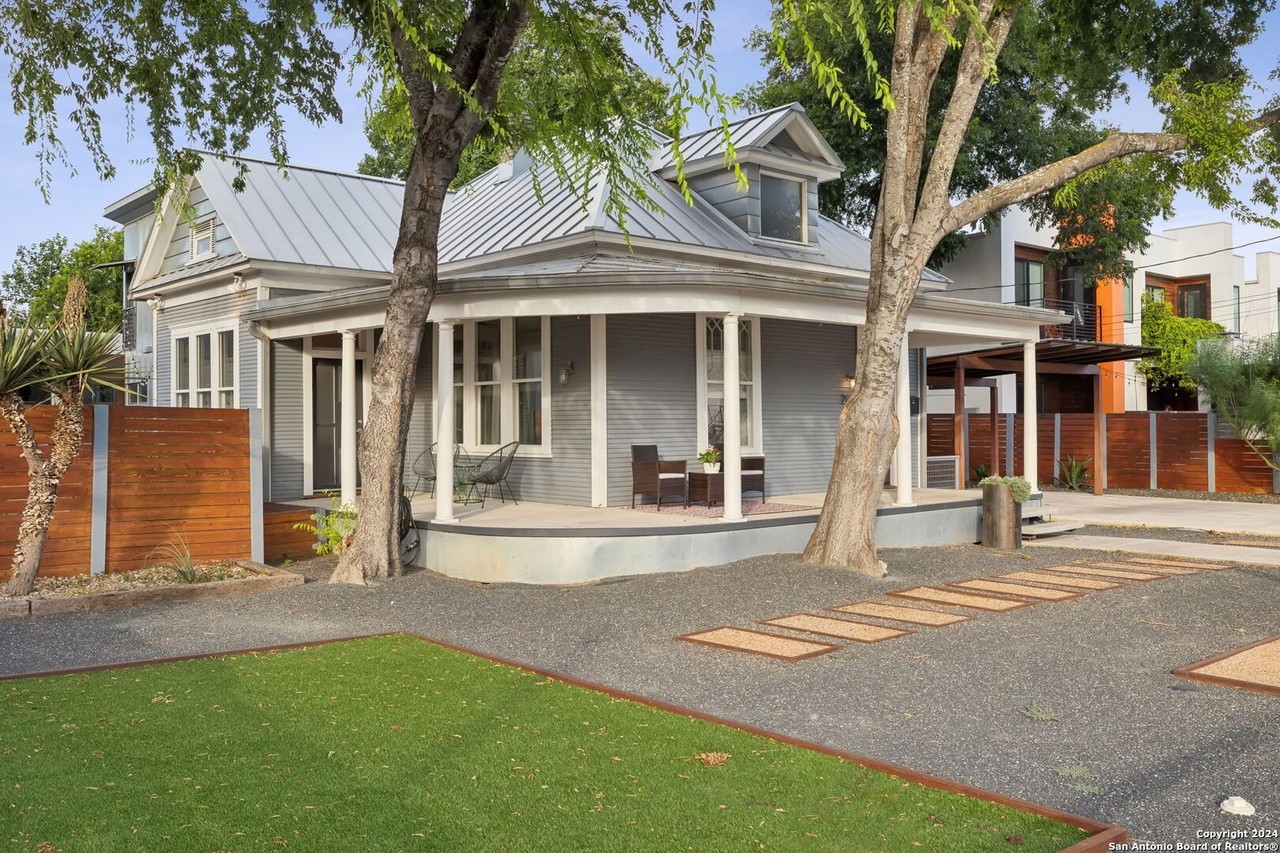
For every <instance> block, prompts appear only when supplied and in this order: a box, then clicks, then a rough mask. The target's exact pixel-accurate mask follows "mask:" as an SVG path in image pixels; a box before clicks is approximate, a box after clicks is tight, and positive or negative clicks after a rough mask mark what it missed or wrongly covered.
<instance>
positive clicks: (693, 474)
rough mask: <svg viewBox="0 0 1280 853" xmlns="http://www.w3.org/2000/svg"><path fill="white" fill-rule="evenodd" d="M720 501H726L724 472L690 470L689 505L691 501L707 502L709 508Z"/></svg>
mask: <svg viewBox="0 0 1280 853" xmlns="http://www.w3.org/2000/svg"><path fill="white" fill-rule="evenodd" d="M717 501H719V502H720V503H724V474H723V473H720V472H718V471H717V472H716V473H714V474H708V473H707V472H705V471H690V472H689V497H688V500H687V501H686V503H685V506H688V505H689V504H691V503H703V502H705V503H706V505H707V508H708V509H710V507H711V505H712V504H713V503H715V502H717Z"/></svg>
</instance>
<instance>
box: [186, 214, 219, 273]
mask: <svg viewBox="0 0 1280 853" xmlns="http://www.w3.org/2000/svg"><path fill="white" fill-rule="evenodd" d="M215 254H217V252H216V251H215V249H214V233H213V220H212V219H206V220H205V221H203V222H197V223H196V224H194V225H192V226H191V263H195V262H196V261H203V260H204V259H206V258H212V257H213V256H214V255H215Z"/></svg>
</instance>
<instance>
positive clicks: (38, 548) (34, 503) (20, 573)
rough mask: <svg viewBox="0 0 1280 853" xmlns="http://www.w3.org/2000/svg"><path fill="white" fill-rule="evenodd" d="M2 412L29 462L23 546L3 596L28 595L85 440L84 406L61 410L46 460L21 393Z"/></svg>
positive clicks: (1, 404)
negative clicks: (55, 510)
mask: <svg viewBox="0 0 1280 853" xmlns="http://www.w3.org/2000/svg"><path fill="white" fill-rule="evenodd" d="M0 413H2V414H3V415H4V419H5V421H6V422H7V423H8V424H9V428H10V429H11V430H13V434H14V436H16V437H17V440H18V447H19V449H20V450H21V452H22V455H23V457H24V458H25V459H26V460H27V475H28V484H27V504H26V506H25V507H23V510H22V522H21V523H20V524H19V526H18V542H17V544H16V545H15V546H14V549H13V564H12V567H11V572H12V573H11V574H10V576H9V580H8V581H7V582H6V583H5V587H4V594H5V595H7V596H19V595H29V594H30V593H31V590H33V589H34V588H35V585H36V575H38V574H39V573H40V562H41V561H42V560H43V559H44V546H45V542H46V541H48V538H49V525H50V523H51V522H52V521H53V508H54V506H55V505H56V504H57V502H58V487H59V486H60V485H61V484H62V478H63V476H65V475H66V473H67V469H68V468H70V467H71V463H72V462H74V461H75V458H76V455H77V454H78V453H79V451H80V444H81V442H82V441H83V440H84V407H83V406H81V405H80V404H79V402H78V401H77V402H74V403H70V404H64V405H61V406H59V407H58V415H57V418H56V419H55V421H54V427H53V434H52V436H51V440H52V448H51V449H50V451H49V458H48V459H47V460H46V459H45V458H44V457H43V454H41V452H40V446H39V444H38V443H37V442H36V436H35V431H34V430H32V428H31V423H30V421H28V420H27V416H26V410H25V404H24V403H23V402H22V400H21V399H20V398H19V397H18V396H17V395H16V394H8V395H6V396H5V397H3V398H0Z"/></svg>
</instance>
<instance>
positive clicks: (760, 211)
mask: <svg viewBox="0 0 1280 853" xmlns="http://www.w3.org/2000/svg"><path fill="white" fill-rule="evenodd" d="M765 178H777V179H778V180H780V181H790V182H791V183H793V184H799V185H800V239H799V240H786V239H784V238H782V237H769V236H767V235H766V234H765V233H764V179H765ZM756 216H757V217H758V218H759V220H760V233H759V234H758V235H757V237H758V238H759V239H760V240H764V241H767V242H769V243H777V244H779V245H783V246H807V245H809V179H808V178H802V177H797V176H796V175H788V174H786V173H785V172H775V171H773V170H772V169H764V168H762V169H761V170H760V194H759V197H758V198H757V200H756Z"/></svg>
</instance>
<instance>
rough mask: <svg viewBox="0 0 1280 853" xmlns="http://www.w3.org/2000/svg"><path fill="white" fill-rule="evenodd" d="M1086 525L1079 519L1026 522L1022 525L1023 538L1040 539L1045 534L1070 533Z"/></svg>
mask: <svg viewBox="0 0 1280 853" xmlns="http://www.w3.org/2000/svg"><path fill="white" fill-rule="evenodd" d="M1081 527H1084V525H1083V524H1081V523H1080V522H1078V521H1052V522H1049V523H1047V524H1024V525H1023V526H1022V538H1023V539H1039V538H1041V537H1043V536H1059V535H1061V534H1063V533H1070V532H1071V531H1073V530H1079V529H1080V528H1081Z"/></svg>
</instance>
